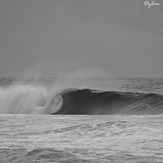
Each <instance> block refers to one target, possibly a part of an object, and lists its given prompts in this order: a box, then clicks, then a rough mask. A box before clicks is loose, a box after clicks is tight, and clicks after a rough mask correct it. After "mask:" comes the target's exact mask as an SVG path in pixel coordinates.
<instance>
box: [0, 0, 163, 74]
mask: <svg viewBox="0 0 163 163" xmlns="http://www.w3.org/2000/svg"><path fill="white" fill-rule="evenodd" d="M149 2H150V1H149ZM151 2H152V1H151ZM156 2H159V3H160V4H161V3H162V1H156ZM162 62H163V5H160V6H152V7H151V8H149V9H148V8H147V6H144V1H143V0H1V1H0V76H20V75H25V74H26V73H27V74H28V72H30V73H31V72H32V75H35V73H38V72H37V71H41V75H42V76H53V75H56V72H57V71H60V69H62V67H63V69H67V67H71V68H72V69H74V70H75V69H76V68H77V67H82V66H83V67H86V66H87V67H100V68H103V69H105V71H107V72H108V74H110V75H111V76H127V77H131V76H141V77H163V64H162ZM65 65H66V66H65ZM67 65H68V66H67ZM70 65H72V66H70ZM64 71H66V70H64Z"/></svg>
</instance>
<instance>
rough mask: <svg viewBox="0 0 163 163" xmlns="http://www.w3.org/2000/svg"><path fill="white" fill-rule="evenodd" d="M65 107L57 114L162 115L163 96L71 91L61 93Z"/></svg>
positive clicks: (85, 90)
mask: <svg viewBox="0 0 163 163" xmlns="http://www.w3.org/2000/svg"><path fill="white" fill-rule="evenodd" d="M61 96H62V97H63V102H64V103H63V106H62V108H61V109H60V110H59V111H58V112H56V113H55V114H162V113H163V95H159V94H146V93H132V92H118V91H100V90H90V89H72V90H71V89H70V90H66V91H63V92H62V93H61Z"/></svg>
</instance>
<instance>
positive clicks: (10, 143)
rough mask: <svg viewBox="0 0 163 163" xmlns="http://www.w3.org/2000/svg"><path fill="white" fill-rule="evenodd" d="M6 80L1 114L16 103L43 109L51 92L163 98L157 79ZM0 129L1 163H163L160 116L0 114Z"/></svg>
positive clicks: (162, 83)
mask: <svg viewBox="0 0 163 163" xmlns="http://www.w3.org/2000/svg"><path fill="white" fill-rule="evenodd" d="M5 80H6V79H5ZM5 80H3V82H1V91H0V99H1V100H0V102H1V106H0V109H1V111H2V110H3V111H4V110H6V108H7V109H9V111H11V110H12V108H14V107H15V108H16V107H17V106H18V105H17V104H19V107H20V108H23V109H24V111H25V110H28V109H29V108H31V109H32V108H33V106H38V105H39V106H44V105H45V103H46V100H47V99H48V98H49V94H53V92H54V91H57V92H58V90H62V89H66V88H72V87H75V88H80V89H83V88H90V89H99V90H105V91H116V92H118V91H123V92H128V91H129V92H132V93H136V92H140V93H145V94H148V93H156V94H159V95H163V79H158V78H157V79H145V78H128V79H126V78H114V79H113V78H112V79H103V78H98V79H79V80H77V79H76V80H65V79H62V80H59V82H58V80H57V79H54V78H41V79H39V80H38V79H37V80H33V79H24V80H22V79H14V80H7V81H8V82H6V83H5ZM15 81H16V82H15ZM40 101H41V102H42V103H40ZM5 107H6V108H5ZM6 113H9V112H6ZM0 126H1V127H0V161H1V162H5V163H6V162H7V163H8V162H11V163H12V162H118V163H120V162H135V163H136V162H137V163H138V162H139V163H142V162H160V163H161V162H163V115H162V114H160V115H137V116H136V115H128V116H126V115H74V116H72V115H18V114H14V115H13V114H1V115H0Z"/></svg>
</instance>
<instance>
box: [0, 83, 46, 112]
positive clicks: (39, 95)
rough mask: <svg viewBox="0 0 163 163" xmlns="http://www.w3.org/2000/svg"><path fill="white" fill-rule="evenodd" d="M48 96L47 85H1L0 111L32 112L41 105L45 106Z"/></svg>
mask: <svg viewBox="0 0 163 163" xmlns="http://www.w3.org/2000/svg"><path fill="white" fill-rule="evenodd" d="M47 97H48V91H47V89H46V87H43V86H36V85H21V84H19V85H12V86H9V87H7V88H2V87H0V113H1V114H2V113H6V114H21V113H22V114H23V113H25V114H30V113H31V112H32V110H33V109H34V108H36V107H39V106H44V105H45V104H46V100H47Z"/></svg>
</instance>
